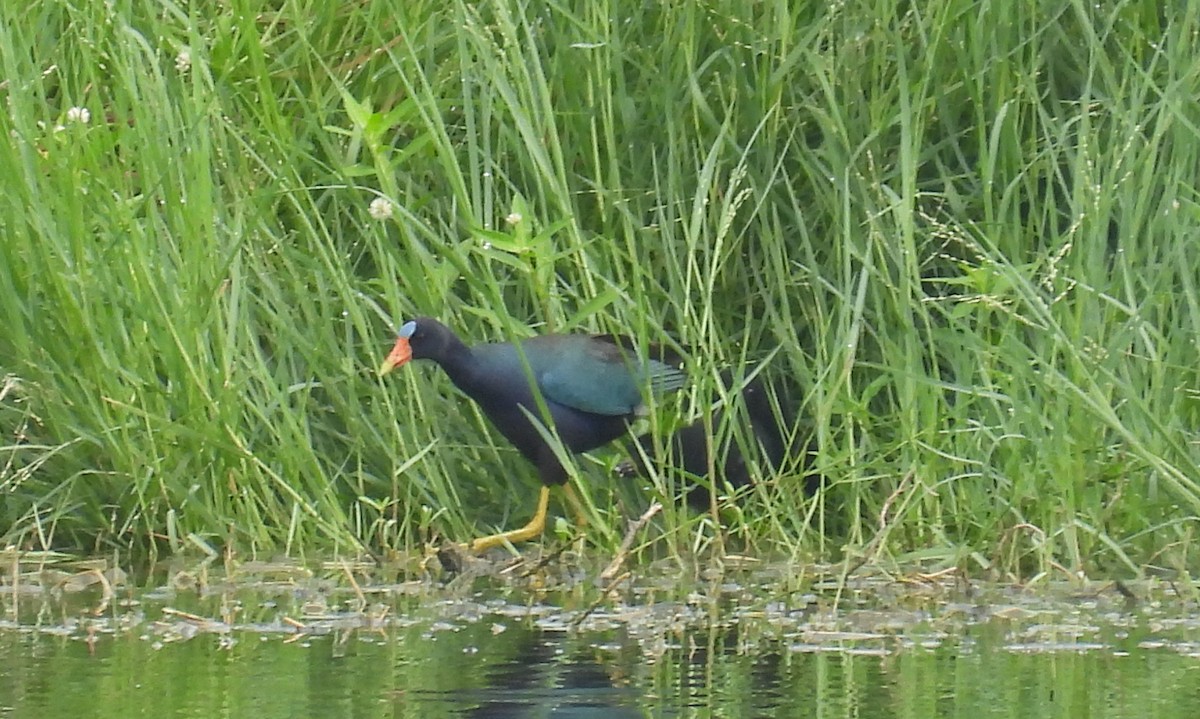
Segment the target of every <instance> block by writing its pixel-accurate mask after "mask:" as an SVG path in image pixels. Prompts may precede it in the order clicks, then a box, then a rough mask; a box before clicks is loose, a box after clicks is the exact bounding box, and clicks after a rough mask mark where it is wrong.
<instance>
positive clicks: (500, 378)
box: [379, 317, 687, 551]
mask: <svg viewBox="0 0 1200 719" xmlns="http://www.w3.org/2000/svg"><path fill="white" fill-rule="evenodd" d="M413 359H430V360H433V361H434V362H436V363H437V364H439V365H441V367H442V369H443V370H444V371H445V372H446V374H447V375H449V376H450V380H451V381H452V382H454V384H455V385H456V386H457V387H458V388H459V389H460V390H462V391H463V392H464V393H466V395H467V396H468V397H470V398H471V399H473V400H475V402H476V403H478V404H479V407H480V409H482V410H483V413H484V415H486V416H487V418H488V419H489V420H490V421H491V422H492V424H494V425H495V426H496V428H497V429H498V430H500V433H501V434H503V435H504V436H505V437H506V438H507V439H508V441H509V442H512V444H513V445H514V446H515V447H516V448H517V450H518V451H519V452H520V453H521V455H522V456H524V457H525V459H527V460H529V461H530V462H532V463H533V464H534V466H536V467H537V470H538V474H539V476H540V477H541V480H542V489H541V493H540V495H539V496H538V506H537V510H536V511H535V512H534V515H533V518H532V519H531V520H529V523H528V524H526V525H525V526H524V527H521V528H520V529H514V530H511V531H508V532H502V533H500V534H494V535H491V536H487V537H480V538H479V539H476V540H475V541H474V542H472V543H471V545H470V548H471V550H472V551H482V550H485V549H488V548H490V547H494V546H497V545H500V544H504V543H505V542H522V541H525V540H528V539H531V538H533V537H536V536H537V535H539V534H541V532H542V528H543V527H544V526H545V523H546V509H547V506H548V505H549V499H550V487H552V486H556V485H563V484H565V483H566V481H567V470H566V468H564V467H563V465H562V463H561V462H560V461H559V459H558V457H557V455H556V454H555V452H554V449H553V448H552V447H551V445H550V444H549V443H548V442H547V441H546V438H545V433H546V430H547V429H549V430H550V431H551V432H553V433H555V434H557V436H558V439H559V441H560V442H561V443H562V446H563V447H564V448H565V449H566V450H567V451H569V452H572V453H577V452H586V451H588V450H591V449H595V448H597V447H600V446H602V445H605V444H608V443H609V442H611V441H613V440H614V439H616V438H617V437H620V436H621V435H622V434H624V433H625V430H626V427H627V426H628V424H629V423H630V422H631V421H632V420H633V419H634V417H635V415H636V414H637V412H638V410H639V409H640V408H641V406H642V404H643V400H644V398H645V396H646V393H647V392H652V393H655V394H660V393H664V392H671V391H674V390H677V389H679V388H681V387H683V385H684V383H685V381H686V379H687V377H686V375H685V374H684V372H683V370H682V369H680V367H679V364H680V362H679V361H678V357H676V356H674V355H673V354H672V353H670V352H669V351H667V350H666V349H664V348H662V347H660V346H657V345H655V346H653V347H648V348H646V352H645V353H641V354H639V353H638V352H636V351H635V349H634V347H633V343H632V342H631V341H630V340H629V339H628V338H625V337H620V336H615V335H586V334H550V335H542V336H540V337H533V338H530V339H526V340H522V341H520V342H517V343H512V342H497V343H492V344H481V345H475V346H474V347H468V346H467V345H465V344H463V342H462V340H460V339H459V338H458V337H457V336H455V334H454V333H453V332H452V331H451V330H450V329H449V328H448V327H446V326H445V325H443V324H442V323H441V322H438V321H437V320H435V319H430V318H428V317H419V318H417V319H415V320H412V321H410V322H406V323H404V325H403V326H402V327H401V328H400V332H399V337H398V339H397V340H396V345H395V346H394V347H393V348H392V351H391V353H390V354H389V355H388V356H387V359H385V360H384V362H383V365H382V366H380V368H379V374H380V375H383V374H386V373H388V372H390V371H391V370H393V369H395V368H396V367H399V366H401V365H403V364H405V363H407V362H408V361H409V360H413ZM538 395H540V398H539V396H538ZM539 399H540V402H539ZM539 405H542V406H544V411H545V412H546V413H547V414H548V419H549V421H546V415H544V414H543V410H542V409H541V408H540V406H539ZM534 418H536V419H537V422H536V423H535V421H534ZM539 423H540V424H542V425H544V428H543V427H539V426H538V424H539ZM568 489H569V488H568Z"/></svg>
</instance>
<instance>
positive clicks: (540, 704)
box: [411, 620, 646, 719]
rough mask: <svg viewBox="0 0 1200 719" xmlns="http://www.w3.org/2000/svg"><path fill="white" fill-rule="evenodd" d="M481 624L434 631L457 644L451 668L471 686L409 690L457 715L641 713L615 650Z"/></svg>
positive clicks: (620, 716) (507, 625) (581, 717)
mask: <svg viewBox="0 0 1200 719" xmlns="http://www.w3.org/2000/svg"><path fill="white" fill-rule="evenodd" d="M480 625H481V629H485V630H486V632H481V631H467V630H464V631H458V632H447V633H441V634H437V635H436V636H435V637H432V639H434V640H436V641H439V642H444V643H447V644H450V645H452V646H456V647H461V652H462V655H463V661H462V662H461V663H460V664H459V665H458V666H456V667H454V668H453V671H455V672H456V673H458V674H459V677H460V679H462V680H464V681H466V682H470V683H472V684H475V686H474V687H473V688H464V689H457V690H452V691H448V692H428V691H419V692H415V693H413V694H412V695H411V698H413V699H415V700H416V703H418V704H420V703H425V704H428V705H429V708H431V709H432V708H435V707H436V708H442V709H453V711H454V713H455V714H456V715H458V716H466V717H489V718H494V719H525V718H526V717H544V716H554V717H573V718H576V719H586V718H587V717H601V716H603V717H607V718H609V719H624V718H625V717H631V718H632V717H644V716H646V713H645V711H644V710H643V708H642V707H643V706H644V704H645V698H644V696H643V695H642V693H641V692H640V691H639V690H638V689H637V688H636V687H635V686H634V685H633V684H632V682H631V675H630V673H629V672H628V671H627V669H626V668H625V666H624V664H623V663H622V662H621V661H619V659H620V655H619V654H612V653H608V652H605V651H601V650H598V649H597V648H596V647H595V645H594V644H593V643H591V642H581V641H578V640H576V639H572V638H571V637H569V636H568V635H567V634H564V633H557V632H543V631H539V630H537V629H535V628H532V627H530V626H528V625H522V624H516V623H513V622H512V621H511V620H502V621H501V620H498V621H496V622H486V621H485V622H481V623H480ZM501 627H502V628H503V629H502V630H500V629H499V628H501ZM593 639H594V638H593Z"/></svg>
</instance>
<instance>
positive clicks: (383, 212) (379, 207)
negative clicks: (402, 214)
mask: <svg viewBox="0 0 1200 719" xmlns="http://www.w3.org/2000/svg"><path fill="white" fill-rule="evenodd" d="M395 209H396V208H395V206H394V205H393V204H392V201H391V200H389V199H387V198H386V197H376V198H375V199H374V200H371V206H370V207H368V208H367V212H368V213H370V215H371V217H373V218H375V219H376V220H386V219H388V218H390V217H391V216H392V212H393V211H395Z"/></svg>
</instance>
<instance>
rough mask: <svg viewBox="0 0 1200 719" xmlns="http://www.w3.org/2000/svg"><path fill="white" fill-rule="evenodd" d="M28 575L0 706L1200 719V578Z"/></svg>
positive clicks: (516, 571)
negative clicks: (1021, 582)
mask: <svg viewBox="0 0 1200 719" xmlns="http://www.w3.org/2000/svg"><path fill="white" fill-rule="evenodd" d="M560 559H561V558H560ZM14 566H16V565H10V566H9V568H8V571H5V572H3V573H0V610H2V613H0V717H9V716H12V717H39V718H45V717H72V718H75V717H110V716H111V717H138V716H147V717H206V718H207V717H252V718H254V719H274V718H275V717H280V718H283V717H288V718H291V717H321V718H334V717H421V718H426V717H429V718H432V717H497V718H505V717H581V718H582V717H606V718H607V719H618V718H621V717H710V716H712V717H757V716H762V717H771V716H821V717H836V718H841V717H858V718H864V717H943V716H944V717H960V716H970V717H972V718H975V717H1021V718H1022V719H1024V718H1026V717H1095V718H1102V717H1147V716H1151V717H1187V718H1188V719H1193V718H1194V717H1196V716H1200V609H1198V607H1197V602H1196V594H1195V592H1196V589H1195V587H1193V586H1189V587H1188V591H1189V592H1191V594H1190V596H1188V595H1184V596H1181V595H1180V593H1179V592H1180V590H1181V587H1180V586H1178V585H1172V584H1164V585H1158V584H1155V583H1150V582H1143V583H1137V584H1131V585H1129V586H1125V585H1120V586H1118V585H1113V584H1105V583H1070V584H1062V585H1058V584H1053V583H1050V582H1043V583H1040V584H1038V585H1037V586H1036V587H1034V588H1029V589H1022V588H1018V587H1004V586H983V585H978V584H971V583H968V582H966V581H965V580H963V579H962V578H959V577H955V576H952V575H948V574H943V575H937V576H931V575H921V574H909V575H907V576H905V577H897V576H895V575H883V574H882V573H878V572H874V573H873V572H872V571H870V570H867V569H860V570H859V571H858V572H856V573H854V574H853V575H851V576H850V577H848V578H844V579H843V578H840V577H839V576H838V575H837V569H836V568H826V569H817V568H813V567H801V566H792V565H778V566H771V567H762V566H755V565H753V563H750V565H748V566H742V567H731V566H726V567H725V569H724V570H722V571H720V572H716V571H713V570H712V569H711V568H710V569H706V570H697V571H694V572H693V571H685V570H682V569H681V568H680V567H679V566H677V565H673V564H672V565H662V566H654V565H651V566H647V567H641V568H636V569H633V570H630V572H631V574H630V576H628V577H626V578H624V579H617V580H611V579H604V580H601V579H598V578H596V577H597V575H598V572H588V571H582V570H580V569H578V568H577V567H575V566H572V565H571V562H567V561H560V562H558V563H557V564H555V565H554V566H548V565H541V566H539V565H537V564H535V563H533V562H529V563H526V564H514V565H504V566H500V565H497V566H496V567H493V568H491V569H489V570H486V571H482V572H472V573H467V574H463V575H455V576H453V577H450V578H446V577H442V578H438V579H431V578H424V579H415V580H405V579H403V577H404V576H406V573H405V572H395V573H393V576H391V577H386V576H383V573H382V572H380V571H379V570H376V569H373V568H367V567H365V566H350V565H339V564H329V565H324V566H312V567H306V566H300V565H296V564H287V563H275V564H262V565H255V564H245V565H241V566H239V567H237V568H232V569H229V568H227V569H225V570H222V572H221V573H220V576H217V574H218V573H217V572H216V571H215V570H211V569H205V570H202V571H173V572H163V573H160V574H158V575H157V576H156V577H155V578H157V579H160V580H162V582H161V583H159V584H156V585H153V586H151V587H150V588H149V589H147V590H136V591H135V590H131V589H129V588H128V587H122V586H121V580H122V576H121V574H120V573H119V572H116V571H115V570H111V569H109V570H102V569H92V570H88V571H83V572H75V573H71V572H69V571H66V570H55V571H51V570H47V569H46V568H45V567H44V566H38V567H30V566H29V565H22V569H21V570H20V571H16V572H14V571H13V567H14ZM635 575H636V576H635ZM14 577H15V578H16V579H15V581H14ZM1118 590H1119V591H1118Z"/></svg>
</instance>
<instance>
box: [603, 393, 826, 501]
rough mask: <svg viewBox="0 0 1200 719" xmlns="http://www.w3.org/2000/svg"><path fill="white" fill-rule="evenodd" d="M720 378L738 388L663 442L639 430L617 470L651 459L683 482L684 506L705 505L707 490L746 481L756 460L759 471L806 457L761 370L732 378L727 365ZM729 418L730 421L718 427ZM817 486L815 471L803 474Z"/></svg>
mask: <svg viewBox="0 0 1200 719" xmlns="http://www.w3.org/2000/svg"><path fill="white" fill-rule="evenodd" d="M721 383H722V384H723V386H724V387H725V388H726V390H728V391H730V392H734V391H735V390H737V389H738V387H740V391H737V392H736V394H735V395H734V396H733V397H732V398H731V402H730V403H728V404H726V405H725V406H723V407H720V408H718V409H717V410H715V411H714V412H713V414H712V418H711V422H710V423H709V425H708V426H706V425H705V422H704V421H702V420H697V421H695V422H692V423H691V424H688V425H686V426H684V427H682V428H680V429H678V430H676V431H675V432H674V433H673V434H672V435H671V436H670V437H668V438H667V440H666V441H665V442H660V441H656V440H655V437H654V436H653V435H652V434H650V433H646V434H642V435H640V436H639V437H638V438H637V439H636V440H634V444H633V445H632V446H631V447H630V448H629V458H628V459H626V460H625V461H623V462H621V463H619V464H618V465H617V466H616V472H617V474H618V475H619V476H622V477H633V476H643V477H644V476H648V475H649V474H650V466H651V465H654V466H656V467H657V468H658V469H661V470H664V471H670V472H673V473H675V474H676V476H677V478H678V479H679V481H680V483H681V484H682V485H683V486H684V487H685V490H684V498H685V500H686V501H687V504H688V506H690V507H692V508H693V509H695V510H706V509H708V508H709V507H710V506H711V501H712V500H711V490H720V489H721V488H723V487H725V486H728V487H730V488H732V489H734V490H737V489H740V488H742V487H746V486H749V485H750V484H752V483H753V471H754V469H755V466H756V465H757V468H758V469H759V470H760V471H767V472H770V471H779V470H781V469H783V468H784V467H785V466H788V465H789V462H790V461H791V460H793V459H797V458H798V459H800V460H802V461H804V462H807V459H808V441H807V438H806V437H803V436H802V435H803V434H804V433H802V432H801V431H800V429H801V428H800V427H799V426H798V424H797V422H796V420H795V418H794V416H793V413H792V412H791V410H790V408H789V407H788V405H787V402H786V400H785V399H784V398H783V396H782V394H781V393H780V392H779V391H778V387H776V386H775V385H774V384H772V383H770V382H768V381H765V380H764V379H763V378H762V375H761V374H760V375H756V376H753V377H750V378H749V379H746V380H744V381H742V382H740V383H739V382H736V381H735V378H734V376H733V373H732V372H731V371H729V370H725V371H723V372H722V373H721ZM729 422H732V423H733V426H731V427H723V425H725V424H726V423H729ZM743 428H746V429H749V432H746V431H745V429H743ZM739 432H740V433H741V436H740V437H739V436H738V433H739ZM714 434H715V435H716V436H717V437H718V438H719V440H718V442H717V446H716V447H715V449H714V450H713V451H712V469H713V470H714V471H713V473H712V474H711V475H710V472H709V453H710V446H712V444H713V442H712V440H711V437H712V435H714ZM660 449H661V450H662V453H661V454H660V453H659V450H660ZM819 486H820V477H819V476H817V475H811V474H806V476H805V491H806V492H807V493H809V494H813V493H815V492H816V490H817V489H818V488H819Z"/></svg>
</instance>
